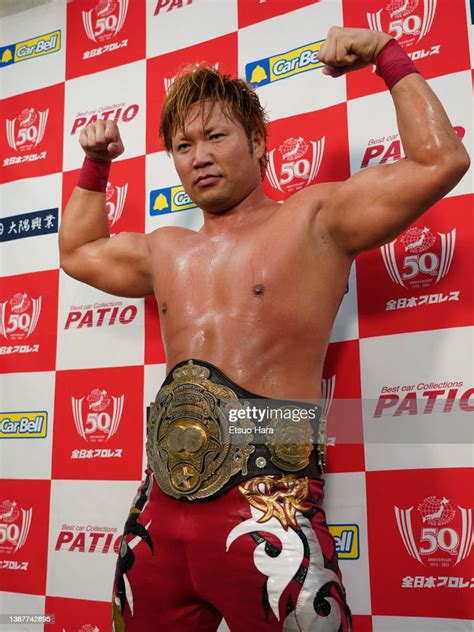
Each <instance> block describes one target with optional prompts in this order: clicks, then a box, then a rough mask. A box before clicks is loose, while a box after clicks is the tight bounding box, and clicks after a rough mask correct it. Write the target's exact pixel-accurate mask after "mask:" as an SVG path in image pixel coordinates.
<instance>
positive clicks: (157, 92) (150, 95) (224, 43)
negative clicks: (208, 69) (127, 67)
mask: <svg viewBox="0 0 474 632" xmlns="http://www.w3.org/2000/svg"><path fill="white" fill-rule="evenodd" d="M198 63H204V64H207V65H209V66H215V67H216V68H218V69H219V70H220V71H221V72H223V73H226V74H231V75H233V76H235V75H236V74H237V33H230V34H229V35H224V36H223V37H217V38H216V39H212V40H209V41H207V42H203V43H202V44H197V45H196V46H189V47H188V48H182V49H181V50H178V51H175V52H173V53H168V54H167V55H159V56H158V57H153V58H151V59H148V60H147V75H146V82H147V85H146V93H147V97H146V100H147V138H146V148H147V153H152V152H155V151H162V150H163V144H162V143H161V140H160V139H159V129H160V116H161V108H162V104H163V101H164V98H165V96H166V92H167V91H168V90H169V88H170V86H171V84H172V82H173V80H174V78H175V77H176V75H177V74H178V72H179V71H180V70H181V69H182V68H184V67H186V66H188V65H192V64H198Z"/></svg>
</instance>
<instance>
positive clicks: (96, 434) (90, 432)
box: [71, 388, 125, 443]
mask: <svg viewBox="0 0 474 632" xmlns="http://www.w3.org/2000/svg"><path fill="white" fill-rule="evenodd" d="M124 400H125V396H124V395H120V397H114V396H112V397H110V396H109V394H108V393H107V391H106V390H105V389H98V388H96V389H94V390H92V391H91V392H90V393H89V395H87V397H81V398H80V399H76V398H75V397H72V398H71V403H72V414H73V417H74V422H75V424H76V430H77V432H78V434H79V435H80V436H81V437H82V438H83V439H84V440H85V441H93V442H97V443H103V442H105V441H108V440H109V439H110V437H113V435H114V434H115V433H116V432H117V430H118V427H119V424H120V420H121V418H122V413H123V404H124ZM83 414H85V421H84V416H83Z"/></svg>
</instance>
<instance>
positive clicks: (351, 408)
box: [322, 340, 365, 473]
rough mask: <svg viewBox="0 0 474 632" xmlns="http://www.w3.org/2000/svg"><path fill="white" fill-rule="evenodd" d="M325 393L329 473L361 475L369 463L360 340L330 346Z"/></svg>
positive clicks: (326, 364)
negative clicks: (363, 420) (366, 446)
mask: <svg viewBox="0 0 474 632" xmlns="http://www.w3.org/2000/svg"><path fill="white" fill-rule="evenodd" d="M322 389H323V399H324V400H325V404H324V408H325V411H326V415H327V417H328V426H327V435H328V449H327V471H328V473H333V472H361V471H363V470H364V463H365V461H364V444H363V428H362V408H361V402H360V398H361V389H360V354H359V341H358V340H348V341H344V342H333V343H331V344H330V345H329V347H328V351H327V354H326V359H325V361H324V369H323V379H322Z"/></svg>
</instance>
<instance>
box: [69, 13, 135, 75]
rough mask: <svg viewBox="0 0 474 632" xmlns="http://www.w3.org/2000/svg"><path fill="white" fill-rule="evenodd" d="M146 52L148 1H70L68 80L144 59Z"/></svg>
mask: <svg viewBox="0 0 474 632" xmlns="http://www.w3.org/2000/svg"><path fill="white" fill-rule="evenodd" d="M145 49H146V33H145V0H133V2H132V0H81V2H68V5H67V48H66V60H67V62H66V78H67V79H73V78H74V77H79V76H81V75H87V74H90V73H93V72H99V71H101V70H107V68H114V67H115V66H121V65H122V64H128V63H130V62H132V61H137V60H138V59H143V58H144V57H145V55H146V52H145Z"/></svg>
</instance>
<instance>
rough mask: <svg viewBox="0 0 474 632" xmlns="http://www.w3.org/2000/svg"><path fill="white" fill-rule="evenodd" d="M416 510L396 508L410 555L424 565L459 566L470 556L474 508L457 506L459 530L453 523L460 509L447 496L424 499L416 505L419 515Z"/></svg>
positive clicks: (473, 534) (398, 523) (399, 528)
mask: <svg viewBox="0 0 474 632" xmlns="http://www.w3.org/2000/svg"><path fill="white" fill-rule="evenodd" d="M413 509H414V507H410V508H409V509H400V508H399V507H394V510H395V519H396V521H397V526H398V530H399V532H400V536H401V538H402V541H403V544H404V545H405V548H406V550H407V552H408V554H409V555H410V556H411V557H413V558H414V559H415V560H417V561H418V562H420V564H423V566H426V565H429V566H450V565H453V566H457V565H458V564H459V563H460V562H462V561H463V560H465V559H466V558H467V557H468V556H469V555H470V553H471V549H472V545H473V544H474V529H473V523H472V509H464V507H460V506H459V505H458V510H459V513H460V521H459V520H458V525H457V526H458V528H457V529H455V528H454V526H453V525H454V520H455V516H456V514H457V511H458V510H457V509H454V507H453V506H452V505H451V502H450V500H449V499H448V498H444V497H443V498H437V497H436V496H429V497H428V498H425V499H424V500H423V501H422V502H421V503H420V504H419V505H418V507H417V513H418V516H416V514H415V515H414V514H413ZM415 522H416V526H418V529H416V528H414V524H413V523H415ZM459 522H460V525H459ZM418 532H419V535H418V537H417V535H416V534H417V533H418Z"/></svg>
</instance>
